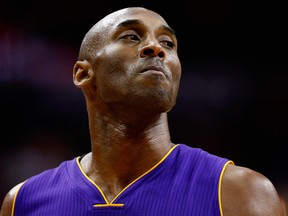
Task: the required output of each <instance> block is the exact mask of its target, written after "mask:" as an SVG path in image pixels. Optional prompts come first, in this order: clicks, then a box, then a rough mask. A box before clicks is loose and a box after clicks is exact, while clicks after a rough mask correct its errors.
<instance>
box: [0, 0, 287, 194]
mask: <svg viewBox="0 0 288 216" xmlns="http://www.w3.org/2000/svg"><path fill="white" fill-rule="evenodd" d="M126 6H144V7H147V8H150V9H152V10H155V11H156V12H159V13H160V14H161V15H162V16H163V17H164V18H165V19H166V21H168V23H169V24H170V26H171V27H172V28H174V29H175V30H176V34H177V36H178V40H179V56H180V58H181V60H182V67H183V73H182V83H181V87H180V90H179V97H178V101H177V104H176V106H175V108H174V109H173V110H172V111H171V112H170V114H169V123H170V130H171V139H172V141H173V142H175V143H186V144H188V145H190V146H192V147H200V148H203V149H205V150H207V151H209V152H211V153H213V154H217V155H219V156H223V157H226V158H229V159H232V160H233V161H234V162H235V163H236V164H237V165H241V166H248V167H250V168H252V169H254V170H256V171H259V172H261V173H263V174H264V175H266V176H267V177H268V178H270V179H271V181H272V182H273V183H274V184H275V186H276V187H277V189H278V190H279V193H280V194H281V195H282V196H283V197H285V196H287V194H288V193H287V191H288V190H287V185H288V170H287V168H286V167H287V165H288V155H287V152H286V148H287V147H286V145H287V144H288V142H287V141H288V139H287V135H288V133H287V129H288V128H287V122H288V118H287V117H288V115H287V110H288V100H287V99H288V98H287V93H288V87H287V81H288V79H287V78H288V76H287V54H285V53H287V33H286V29H287V19H286V14H287V13H286V11H284V8H285V7H284V5H281V4H280V3H279V2H277V1H273V3H272V2H271V1H270V2H264V1H245V0H244V1H232V0H230V1H229V0H201V1H200V0H196V1H188V0H187V1H184V0H177V1H161V0H160V1H158V0H157V1H149V0H143V1H141V0H138V1H136V0H134V1H128V0H126V1H125V0H122V1H119V0H118V1H114V2H113V1H112V2H111V1H89V0H82V1H65V2H64V1H62V2H61V1H53V0H52V1H46V0H43V1H33V0H26V1H16V0H4V1H2V2H1V14H0V115H1V116H0V122H1V130H0V146H1V150H0V158H1V163H0V176H1V178H0V198H1V199H3V198H4V196H5V194H6V193H7V192H8V190H9V189H10V188H11V187H12V186H14V185H15V184H17V183H19V182H21V181H23V180H25V179H26V178H28V177H30V176H31V175H34V174H37V173H39V172H41V171H43V170H45V169H48V168H52V167H55V166H57V165H58V164H59V163H60V162H62V161H63V160H68V159H72V158H74V157H76V156H78V155H81V154H84V153H86V152H88V151H90V141H89V134H88V123H87V115H86V108H85V103H84V98H83V96H82V93H81V91H80V89H77V88H76V87H75V86H74V84H73V81H72V67H73V65H74V62H75V61H76V59H77V54H78V49H79V47H80V43H81V41H82V38H83V36H84V34H85V33H86V32H87V31H88V29H89V28H90V27H91V26H92V25H93V24H94V23H95V22H96V21H98V20H99V19H100V18H102V17H103V16H104V15H106V14H108V13H110V12H112V11H114V10H116V9H120V8H122V7H126Z"/></svg>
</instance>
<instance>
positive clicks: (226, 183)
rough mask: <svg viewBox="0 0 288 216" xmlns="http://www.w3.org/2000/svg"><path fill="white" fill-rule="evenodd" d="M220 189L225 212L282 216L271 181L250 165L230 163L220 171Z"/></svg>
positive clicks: (236, 214)
mask: <svg viewBox="0 0 288 216" xmlns="http://www.w3.org/2000/svg"><path fill="white" fill-rule="evenodd" d="M221 193H222V199H221V201H222V207H223V214H224V216H230V215H233V216H238V215H251V216H260V215H261V216H284V211H283V209H282V205H281V201H280V198H279V195H278V192H277V191H276V188H275V187H274V185H273V184H272V182H271V181H270V180H269V179H268V178H267V177H265V176H264V175H263V174H261V173H259V172H256V171H254V170H251V169H249V168H246V167H241V166H235V165H232V164H229V165H228V166H227V168H226V170H225V172H224V175H223V180H222V190H221Z"/></svg>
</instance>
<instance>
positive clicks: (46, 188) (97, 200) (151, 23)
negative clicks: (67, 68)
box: [1, 7, 284, 216]
mask: <svg viewBox="0 0 288 216" xmlns="http://www.w3.org/2000/svg"><path fill="white" fill-rule="evenodd" d="M75 30H76V28H75ZM177 46H178V45H177V39H176V35H175V32H174V31H173V29H172V28H171V27H169V25H168V24H167V23H166V21H165V20H164V19H163V18H162V16H160V15H159V14H158V13H156V12H153V11H151V10H148V9H145V8H141V7H131V8H124V9H121V10H118V11H116V12H113V13H111V14H109V15H107V16H106V17H104V18H103V19H101V20H100V21H99V22H97V23H96V24H95V25H94V26H93V27H92V28H91V29H90V30H89V31H88V33H87V34H86V35H85V37H84V39H83V41H82V44H81V47H80V51H79V58H78V61H77V62H76V63H75V65H74V67H73V80H74V84H75V85H76V86H77V87H79V88H80V89H81V90H82V91H83V94H84V97H85V100H86V106H87V111H88V118H89V129H90V137H91V152H89V153H87V154H85V155H82V156H79V157H75V158H74V159H71V160H69V161H64V162H63V163H61V164H60V165H59V166H58V167H56V168H54V169H50V170H46V171H43V172H42V173H40V174H37V175H35V176H32V177H31V178H29V179H27V180H26V181H25V182H21V183H20V184H18V185H16V186H15V187H14V188H12V189H11V191H9V192H8V193H7V195H6V197H5V199H4V202H3V204H2V209H1V216H11V215H13V216H80V215H81V216H84V215H85V216H112V215H117V216H118V215H119V216H121V215H123V216H124V215H125V216H144V215H145V216H223V215H224V216H248V215H249V216H283V215H284V211H283V209H282V207H281V202H280V199H279V196H278V193H277V191H276V189H275V187H274V186H273V184H272V182H271V181H270V180H269V179H268V178H267V177H265V176H264V175H262V174H261V173H258V172H257V171H254V170H251V169H249V168H246V167H241V166H238V165H235V164H234V163H233V161H232V160H230V159H226V158H222V157H219V156H216V155H213V154H210V153H208V152H206V151H204V150H202V149H200V148H193V147H191V146H190V145H186V144H184V143H172V142H171V140H170V133H169V128H168V121H167V114H168V112H169V111H170V110H171V109H172V108H173V106H174V105H175V103H176V98H177V93H178V88H179V83H180V78H181V63H180V61H179V58H178V54H177V48H178V47H177Z"/></svg>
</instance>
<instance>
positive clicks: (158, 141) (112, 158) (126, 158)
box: [81, 113, 173, 198]
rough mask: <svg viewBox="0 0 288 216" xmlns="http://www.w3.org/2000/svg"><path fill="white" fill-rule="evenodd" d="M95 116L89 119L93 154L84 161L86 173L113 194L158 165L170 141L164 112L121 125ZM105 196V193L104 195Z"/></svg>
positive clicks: (168, 148)
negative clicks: (140, 120) (151, 117)
mask: <svg viewBox="0 0 288 216" xmlns="http://www.w3.org/2000/svg"><path fill="white" fill-rule="evenodd" d="M104 119H105V118H103V117H101V118H97V117H96V116H95V118H92V119H91V116H90V118H89V121H90V130H91V142H92V153H91V154H90V155H89V156H87V157H86V159H85V160H83V163H81V164H82V166H83V169H84V171H85V173H86V174H87V175H88V176H89V177H90V178H91V179H92V180H93V181H94V182H96V184H98V185H99V187H100V188H101V189H102V190H103V191H104V188H106V189H105V194H110V195H111V198H112V197H115V196H116V195H117V194H118V193H119V192H120V191H121V190H122V189H123V188H124V187H126V186H127V185H128V184H129V183H131V182H132V181H133V180H135V179H136V178H138V177H139V176H141V175H142V174H143V173H145V172H146V171H147V170H149V169H150V168H152V167H153V166H154V165H155V164H157V163H158V162H159V161H160V160H161V159H162V158H163V157H164V156H165V154H167V152H168V151H169V150H170V149H171V147H172V146H173V144H172V143H171V141H170V134H169V129H168V123H167V122H168V121H167V114H166V113H162V114H160V115H159V117H158V118H154V120H151V119H150V121H148V120H147V119H146V121H145V122H149V124H148V123H147V124H143V122H142V123H141V124H138V125H137V124H123V123H115V121H114V122H112V121H107V120H104ZM107 197H108V195H107Z"/></svg>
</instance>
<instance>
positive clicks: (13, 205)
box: [11, 180, 27, 216]
mask: <svg viewBox="0 0 288 216" xmlns="http://www.w3.org/2000/svg"><path fill="white" fill-rule="evenodd" d="M26 181H27V180H25V181H24V182H22V183H20V184H19V187H18V188H17V190H16V192H15V195H14V197H13V202H12V211H11V216H13V215H14V210H15V203H16V197H17V195H18V192H19V190H20V188H21V187H22V185H23V184H24V183H25V182H26ZM15 187H17V185H16V186H15Z"/></svg>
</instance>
